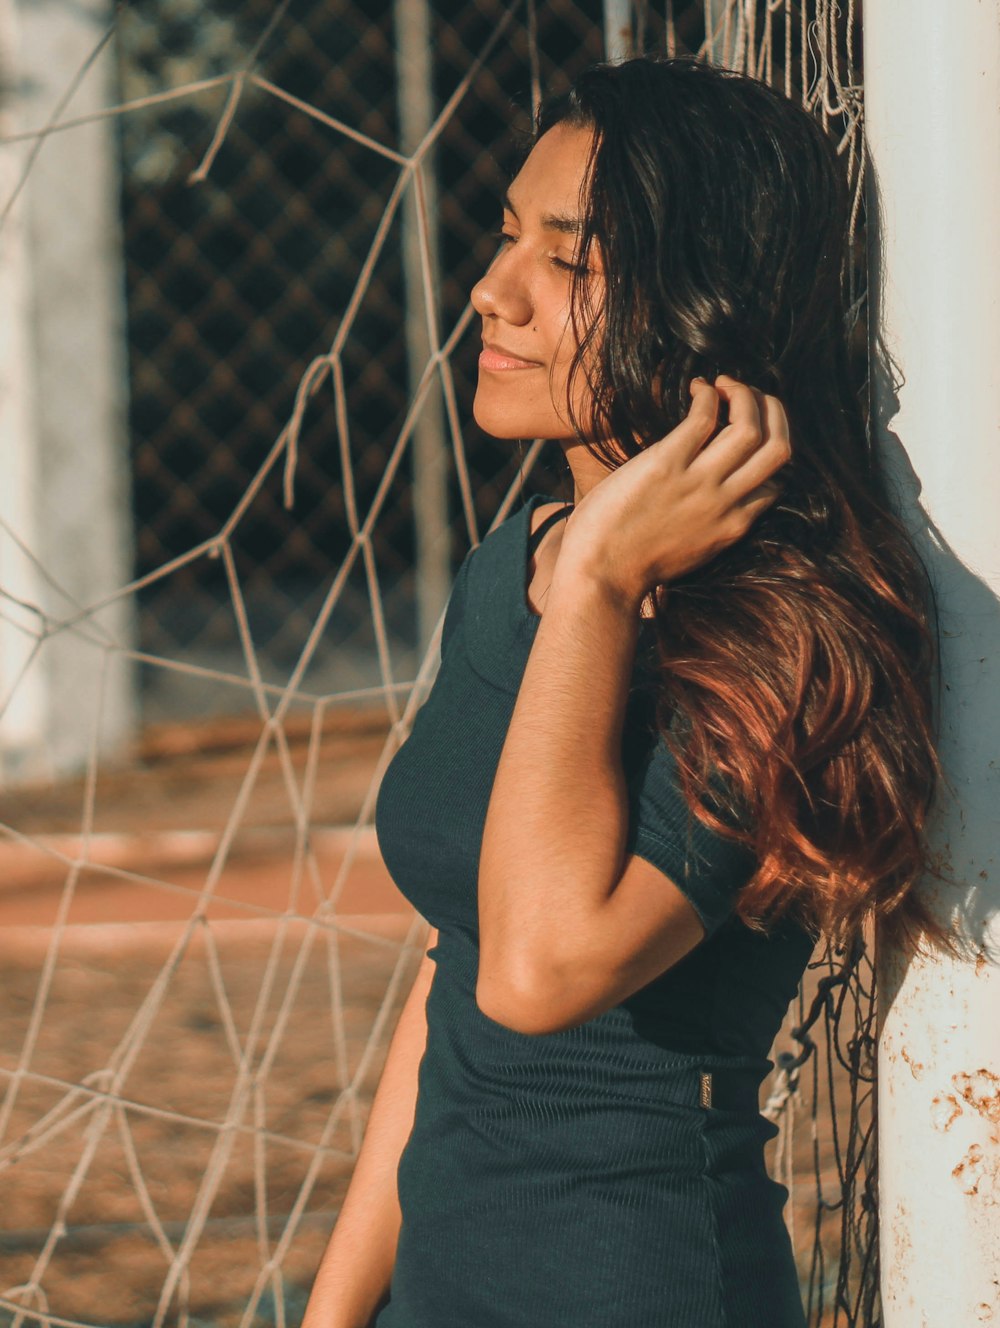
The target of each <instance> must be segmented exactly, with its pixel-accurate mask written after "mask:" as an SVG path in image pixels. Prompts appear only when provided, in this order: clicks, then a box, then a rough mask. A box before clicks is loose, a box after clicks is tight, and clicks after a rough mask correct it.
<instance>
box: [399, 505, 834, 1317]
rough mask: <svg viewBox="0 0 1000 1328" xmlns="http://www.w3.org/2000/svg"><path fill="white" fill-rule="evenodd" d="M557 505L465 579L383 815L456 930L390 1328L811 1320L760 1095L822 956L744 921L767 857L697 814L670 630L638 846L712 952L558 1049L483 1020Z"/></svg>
mask: <svg viewBox="0 0 1000 1328" xmlns="http://www.w3.org/2000/svg"><path fill="white" fill-rule="evenodd" d="M549 501H556V500H553V499H551V498H549V497H548V495H545V494H538V495H535V496H534V497H532V498H531V499H530V500H529V501H528V503H527V504H526V505H525V506H524V507H522V508H520V509H518V510H516V511H515V512H514V513H513V514H512V515H511V516H509V517H508V518H507V520H505V521H504V522H503V523H502V524H501V525H499V526H498V527H497V528H496V529H495V530H493V531H492V532H491V533H490V534H489V535H487V537H486V538H485V539H484V540H483V542H482V543H481V544H480V545H479V546H478V547H477V548H476V549H474V550H472V551H471V552H470V553H469V555H468V556H467V557H466V559H465V561H464V562H463V563H462V566H461V568H460V570H459V572H458V575H457V577H456V580H455V585H454V588H453V591H452V595H451V598H450V600H449V603H448V608H447V611H446V614H445V623H444V628H443V635H442V647H441V649H442V659H441V667H440V670H439V672H438V675H437V678H436V679H435V682H434V685H433V688H432V690H431V692H430V695H429V696H428V698H427V700H426V701H425V703H424V704H423V706H422V707H421V708H420V710H419V711H418V713H417V715H416V718H415V720H414V724H413V728H412V731H411V733H410V736H409V737H408V739H407V740H406V742H405V743H404V744H403V745H402V747H401V748H400V749H399V751H398V752H397V753H396V755H395V756H394V758H393V760H392V761H391V763H390V765H389V767H388V768H387V770H386V772H385V775H384V777H383V780H382V786H381V788H380V790H379V796H378V801H377V804H376V811H375V824H376V831H377V835H378V840H379V846H380V848H381V851H382V855H383V858H384V860H385V863H386V865H387V867H388V869H389V871H390V872H391V874H392V876H393V879H394V880H395V881H396V884H397V885H398V886H399V888H400V890H401V891H402V892H403V893H404V894H405V895H406V896H407V898H408V899H409V900H410V901H411V902H412V903H413V905H414V906H415V908H417V909H418V910H419V911H420V913H422V914H423V916H424V917H425V918H426V919H427V920H428V921H429V922H430V923H431V925H432V926H434V927H437V928H438V930H439V940H438V944H437V946H436V947H435V948H434V949H432V950H431V951H430V952H429V953H430V954H431V955H432V957H433V958H434V959H435V961H436V970H435V974H434V979H433V982H432V984H431V990H430V994H429V996H428V1001H427V1026H428V1037H427V1048H426V1051H425V1053H424V1056H423V1058H422V1060H421V1063H420V1070H419V1081H418V1094H417V1107H416V1118H415V1121H414V1125H413V1130H412V1133H411V1135H410V1138H409V1140H408V1142H407V1144H406V1147H405V1148H404V1150H403V1154H402V1157H401V1159H400V1164H399V1171H398V1187H399V1199H400V1204H401V1208H402V1213H403V1223H402V1228H401V1231H400V1240H399V1247H398V1251H397V1256H396V1264H395V1269H394V1273H393V1280H392V1287H391V1298H390V1301H389V1303H388V1304H387V1305H386V1306H385V1307H384V1308H383V1310H382V1311H381V1313H380V1314H379V1315H378V1318H377V1320H376V1325H377V1328H737V1326H738V1328H756V1325H760V1328H803V1325H804V1322H805V1320H804V1317H803V1313H802V1307H801V1302H800V1299H799V1294H798V1280H797V1276H796V1271H795V1265H794V1260H793V1257H792V1253H791V1246H790V1243H789V1240H788V1235H787V1232H786V1229H785V1225H784V1222H783V1219H782V1207H783V1205H784V1202H785V1200H786V1198H787V1190H786V1189H785V1187H784V1186H782V1185H779V1184H777V1183H776V1182H774V1181H772V1180H771V1179H769V1177H768V1176H767V1174H766V1172H765V1169H764V1163H763V1146H764V1143H765V1142H766V1141H767V1140H768V1139H770V1138H772V1137H773V1136H774V1135H775V1133H776V1132H777V1131H776V1127H775V1126H773V1125H772V1124H771V1123H770V1122H768V1121H767V1120H765V1119H764V1118H763V1117H762V1116H760V1114H759V1112H758V1090H759V1086H760V1083H761V1081H762V1079H763V1078H764V1077H765V1075H766V1074H767V1073H768V1072H769V1071H770V1069H771V1068H772V1062H771V1061H770V1060H769V1059H768V1052H769V1050H770V1047H771V1044H772V1042H773V1039H774V1036H775V1034H776V1032H777V1030H778V1027H779V1026H780V1024H781V1021H782V1019H783V1017H784V1014H785V1011H786V1009H787V1007H788V1003H789V1001H790V1000H791V999H792V997H793V996H794V994H795V992H796V990H797V987H798V983H799V980H800V978H801V976H802V973H803V970H804V968H805V965H806V963H807V962H808V959H809V956H810V953H811V951H812V947H813V940H812V938H811V937H809V936H808V935H806V934H805V933H804V932H803V931H801V930H800V929H799V928H797V927H796V926H794V925H793V924H791V923H786V924H784V925H782V926H781V927H779V928H777V929H776V930H775V931H774V932H773V933H772V935H771V936H770V937H764V936H762V935H760V934H759V933H755V932H753V931H751V930H750V929H749V928H747V927H746V926H744V925H743V923H741V922H740V921H739V919H738V918H737V917H736V915H735V913H734V901H735V897H736V894H737V892H738V891H739V889H740V887H741V886H742V885H744V884H745V883H746V881H747V880H748V879H749V877H750V875H751V873H752V870H753V858H752V856H751V855H750V854H749V853H748V852H747V851H746V850H745V849H743V848H742V847H740V846H738V845H734V844H732V843H731V842H729V841H728V840H725V839H723V838H722V837H720V836H718V835H716V834H714V833H712V832H711V831H709V830H708V829H707V828H706V827H705V826H703V825H702V824H701V823H700V822H699V821H697V820H696V819H695V818H693V817H692V816H690V815H689V813H688V810H687V807H686V805H685V803H684V800H683V798H682V796H681V794H680V791H679V788H678V783H677V778H676V766H675V763H674V761H673V758H672V757H671V755H670V752H669V750H668V748H667V746H666V743H665V742H664V740H663V738H662V736H661V735H659V734H658V733H657V731H656V729H655V727H654V725H653V722H652V692H651V691H650V689H649V687H648V685H647V684H648V682H649V680H650V677H651V674H650V671H649V666H650V664H651V662H652V659H653V655H652V648H653V646H654V644H655V635H654V632H653V630H652V627H651V623H650V622H649V620H643V625H642V628H641V629H640V639H639V647H638V649H637V652H636V665H635V670H634V673H633V678H632V684H631V689H630V694H629V701H628V706H627V710H626V718H625V726H624V732H623V739H622V763H623V769H624V772H625V776H626V782H627V787H628V791H629V809H630V824H629V835H628V840H627V844H626V851H627V852H629V853H634V854H636V855H637V856H639V857H642V858H644V859H646V860H647V861H649V862H651V863H653V864H654V865H655V866H656V867H659V868H660V870H662V871H663V872H664V873H665V874H666V875H667V876H669V877H670V879H671V880H673V881H674V882H675V883H676V884H677V885H678V886H679V888H680V889H681V890H683V891H684V893H685V894H686V895H687V897H688V898H689V899H690V900H691V903H692V904H693V906H694V908H695V909H696V911H697V912H698V915H699V917H700V918H701V919H702V921H703V922H704V924H705V928H706V936H705V939H704V940H703V941H702V942H701V943H700V944H699V945H698V946H696V947H695V949H694V950H693V951H691V952H690V953H689V954H687V955H686V956H685V957H684V958H683V959H682V960H681V961H680V962H679V963H677V964H675V965H673V967H671V968H670V969H669V970H667V971H666V972H665V973H663V974H661V975H660V976H659V977H658V978H656V979H655V980H654V981H652V982H650V983H649V984H648V985H647V986H645V987H643V988H642V989H641V990H639V991H637V992H635V993H634V994H633V995H632V996H630V997H629V998H628V999H627V1000H625V1001H623V1002H622V1003H621V1004H620V1005H617V1006H614V1007H613V1008H612V1009H610V1010H607V1011H605V1012H604V1013H603V1014H600V1015H598V1016H597V1017H596V1018H593V1019H590V1020H587V1021H586V1022H584V1023H582V1024H579V1025H577V1026H576V1027H574V1028H570V1029H565V1030H562V1031H560V1032H557V1033H548V1034H539V1035H535V1034H522V1033H518V1032H516V1031H514V1030H512V1029H509V1028H507V1027H506V1026H505V1025H503V1024H500V1023H497V1022H496V1021H494V1020H492V1019H490V1018H489V1016H487V1015H485V1014H483V1012H482V1011H481V1010H480V1009H479V1007H478V1006H477V1004H476V999H475V985H476V972H477V964H478V945H477V939H478V926H477V922H478V915H477V905H476V882H477V876H478V863H479V853H480V847H481V844H482V834H483V825H484V821H485V817H486V809H487V805H488V802H489V796H490V791H491V788H492V784H493V779H494V776H495V774H496V768H497V763H498V761H499V757H500V752H501V749H502V747H503V742H504V738H505V735H506V732H507V727H508V725H509V723H510V717H511V714H512V711H513V707H514V701H515V698H516V695H517V690H518V687H519V685H520V682H521V679H522V677H523V674H524V666H525V663H526V661H527V657H528V653H529V651H530V649H531V644H532V641H533V639H534V633H535V631H536V629H537V626H538V623H539V621H540V619H539V618H538V617H537V616H536V615H535V614H534V613H532V612H531V610H530V609H529V607H528V605H527V602H526V597H525V587H526V580H527V560H528V532H529V529H530V520H531V512H532V510H533V509H534V507H535V506H537V505H538V504H540V503H544V502H549ZM582 776H583V777H585V772H582ZM539 906H540V907H542V906H544V901H540V904H539Z"/></svg>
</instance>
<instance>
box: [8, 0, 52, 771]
mask: <svg viewBox="0 0 1000 1328" xmlns="http://www.w3.org/2000/svg"><path fill="white" fill-rule="evenodd" d="M18 44H19V43H18V29H17V13H16V10H15V8H14V0H0V82H2V84H3V86H4V87H10V86H12V85H13V83H14V79H15V76H16V70H17V50H18ZM19 128H20V125H19V124H18V122H17V118H16V116H15V114H14V112H13V109H12V106H11V99H10V98H7V97H5V98H3V100H2V101H0V136H6V135H8V134H13V133H16V132H17V130H18V129H19ZM19 174H20V159H19V156H18V154H15V153H14V152H12V151H10V150H7V151H5V152H0V209H2V208H3V207H4V206H5V205H6V203H7V200H8V199H9V198H10V197H11V195H12V193H13V191H14V189H15V188H16V186H17V180H18V176H19ZM27 254H28V249H27V244H26V239H25V233H24V206H23V199H22V200H19V201H18V202H17V203H15V204H14V207H13V208H12V209H11V211H10V212H9V214H8V216H7V220H6V223H5V225H4V228H3V230H2V231H0V592H2V594H0V782H8V781H10V780H16V779H20V778H31V777H35V778H41V777H44V775H45V774H46V773H47V770H46V766H45V763H44V760H43V759H42V757H41V753H42V752H43V750H44V742H45V732H46V706H45V688H44V686H43V680H42V672H41V669H40V667H39V666H38V664H37V662H35V663H33V662H32V661H33V656H34V659H35V661H37V654H36V651H37V648H38V635H39V632H40V628H41V623H40V620H39V618H38V615H37V613H34V612H32V610H31V608H30V607H28V606H30V605H37V604H39V603H40V601H41V597H42V589H41V581H40V578H39V575H38V570H37V568H36V567H35V566H34V565H33V563H32V561H31V559H30V558H29V557H28V556H27V555H26V554H25V552H24V550H23V548H22V547H21V546H22V545H24V546H27V548H29V549H37V547H38V531H37V527H36V520H35V518H36V500H37V495H38V488H39V478H38V439H37V434H36V430H35V411H34V375H33V365H32V357H31V351H30V336H29V308H30V296H29V288H28V287H29V269H28V261H27Z"/></svg>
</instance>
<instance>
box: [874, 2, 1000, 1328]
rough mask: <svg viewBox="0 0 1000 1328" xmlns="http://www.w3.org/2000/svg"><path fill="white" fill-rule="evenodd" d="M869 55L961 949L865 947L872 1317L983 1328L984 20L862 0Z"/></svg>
mask: <svg viewBox="0 0 1000 1328" xmlns="http://www.w3.org/2000/svg"><path fill="white" fill-rule="evenodd" d="M864 50H865V126H866V138H867V146H868V150H869V154H870V165H871V166H872V167H873V168H874V170H873V173H870V174H869V195H868V196H869V200H870V204H871V206H870V208H869V218H870V234H871V237H872V239H873V240H874V241H876V243H875V244H873V245H872V252H873V253H875V254H877V253H878V251H879V247H881V251H882V256H883V270H882V275H881V277H879V275H878V272H877V271H876V266H877V265H874V264H873V270H872V274H871V276H872V282H871V296H872V300H873V305H872V318H871V326H872V329H873V333H874V332H875V331H876V330H877V329H878V328H879V327H881V336H882V337H883V338H884V350H885V351H887V352H888V354H889V355H890V356H891V359H892V361H893V362H894V364H895V366H896V369H897V373H896V375H894V376H895V377H896V379H897V381H900V380H903V382H902V386H900V387H899V389H898V399H897V398H896V397H894V396H893V393H892V388H891V386H890V385H889V380H888V378H887V375H886V373H885V370H884V364H885V360H884V357H883V353H882V348H881V347H880V346H879V345H878V344H877V343H876V344H873V361H872V371H873V382H874V387H875V391H874V395H873V404H874V406H875V414H876V416H877V417H878V419H879V421H880V434H881V439H882V444H883V447H884V448H885V451H886V455H887V457H888V459H889V462H890V465H891V467H892V469H893V472H894V474H895V477H896V480H897V482H898V487H899V490H900V495H901V498H902V502H903V506H904V508H905V509H906V512H907V517H908V520H909V521H910V522H911V525H912V528H913V529H914V531H915V533H916V535H917V537H918V539H919V540H920V544H921V548H922V551H923V553H924V555H925V557H926V558H927V561H928V564H929V567H930V569H931V573H932V576H933V578H934V581H935V584H936V589H937V593H938V596H939V599H940V620H941V629H942V632H941V641H942V672H943V682H944V688H943V691H942V711H941V754H942V758H943V761H944V765H945V768H946V771H947V774H948V780H949V783H950V785H951V790H950V791H949V790H942V794H941V796H940V798H939V800H938V802H937V805H936V808H935V813H934V824H933V834H932V841H933V844H934V847H935V849H936V850H937V851H938V852H939V854H940V860H941V862H942V864H943V866H944V867H945V868H946V869H947V870H948V871H949V872H950V874H951V875H952V876H953V877H954V879H955V881H956V884H955V885H952V886H945V885H943V884H941V883H938V882H935V883H933V884H932V883H930V882H928V883H927V885H926V887H925V894H926V897H927V899H928V901H929V902H930V903H931V904H932V906H933V907H934V908H935V911H936V913H937V914H938V915H939V916H940V917H942V918H944V919H947V920H949V921H951V922H952V923H953V924H955V925H956V927H957V928H958V929H959V930H960V931H961V933H962V934H964V935H965V936H966V937H967V938H968V939H969V959H968V960H967V961H965V962H957V961H951V960H945V959H942V958H933V959H932V958H919V959H915V960H912V961H910V962H906V960H905V959H904V958H903V957H902V956H901V955H900V954H898V953H896V952H893V951H891V950H890V949H889V948H888V947H887V946H883V945H881V944H879V946H878V950H879V955H878V981H879V1004H880V1012H879V1015H880V1017H879V1149H880V1161H879V1190H880V1231H881V1269H882V1274H881V1276H882V1302H883V1311H884V1324H885V1328H957V1325H959V1324H961V1325H963V1326H964V1325H969V1326H970V1328H972V1325H978V1324H988V1323H995V1324H1000V969H998V952H1000V922H998V919H1000V862H998V847H1000V844H998V841H1000V830H998V815H997V813H998V808H1000V678H998V671H1000V519H998V511H1000V437H998V421H1000V408H998V402H1000V261H998V245H997V237H998V236H1000V170H998V167H1000V111H998V105H1000V33H998V25H997V12H996V7H995V5H992V4H962V5H942V4H940V2H939V0H878V3H876V4H869V5H866V6H865V12H864ZM876 204H877V208H878V211H879V214H880V215H879V217H878V224H877V226H871V221H872V220H874V216H875V209H876ZM879 241H880V245H879V243H878V242H879ZM903 449H905V453H904V451H903ZM907 458H908V462H909V465H910V466H912V472H915V474H913V473H912V472H909V471H908V466H907V460H906V459H907Z"/></svg>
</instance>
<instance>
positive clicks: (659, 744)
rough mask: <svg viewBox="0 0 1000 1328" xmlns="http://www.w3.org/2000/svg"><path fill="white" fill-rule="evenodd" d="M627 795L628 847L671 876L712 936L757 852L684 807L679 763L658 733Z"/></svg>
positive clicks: (730, 907) (732, 903) (730, 910)
mask: <svg viewBox="0 0 1000 1328" xmlns="http://www.w3.org/2000/svg"><path fill="white" fill-rule="evenodd" d="M629 796H630V803H631V806H630V816H629V832H628V839H627V841H626V847H625V851H626V853H632V854H635V855H636V857H640V858H643V859H645V860H646V861H647V862H651V863H652V864H653V866H654V867H658V868H659V870H660V871H662V872H663V873H665V875H667V876H669V877H670V879H671V880H672V881H673V882H674V884H675V885H676V886H677V887H678V889H679V890H681V891H682V892H683V893H684V894H685V895H686V896H687V898H688V899H689V900H690V902H691V904H692V905H693V907H694V910H695V912H696V913H697V914H698V916H699V918H700V919H701V921H702V923H703V925H704V927H705V932H706V938H707V937H708V936H711V935H712V934H713V932H715V931H717V930H718V929H719V927H721V926H722V924H723V923H724V922H725V921H726V920H727V918H728V917H729V916H730V915H731V914H732V913H733V911H734V910H735V907H736V896H737V894H738V893H739V891H740V889H741V888H742V886H744V885H746V883H747V882H748V881H749V880H750V878H751V876H752V875H753V873H754V870H755V869H756V865H757V861H756V856H755V855H754V853H753V852H752V851H751V850H750V849H748V848H747V847H746V846H745V845H743V844H738V843H736V842H734V841H733V840H731V839H726V838H724V837H723V836H722V835H720V834H718V833H717V832H716V831H714V830H711V829H709V827H708V826H707V825H704V824H703V823H702V822H701V821H699V820H698V819H697V817H695V816H694V814H693V813H692V812H690V811H689V810H688V806H687V803H686V802H685V800H684V795H683V793H682V791H681V784H680V776H679V773H678V770H677V763H676V761H675V759H674V757H673V754H672V753H671V751H670V749H669V747H668V746H667V744H666V742H665V740H664V739H663V737H662V735H657V740H656V742H655V744H654V745H653V748H652V751H651V753H650V755H649V757H648V760H646V761H645V762H644V763H643V764H642V765H641V767H640V769H639V770H638V772H637V773H636V774H635V775H634V777H633V778H632V779H631V780H630V785H629ZM709 801H711V800H709ZM723 819H725V817H724V816H723Z"/></svg>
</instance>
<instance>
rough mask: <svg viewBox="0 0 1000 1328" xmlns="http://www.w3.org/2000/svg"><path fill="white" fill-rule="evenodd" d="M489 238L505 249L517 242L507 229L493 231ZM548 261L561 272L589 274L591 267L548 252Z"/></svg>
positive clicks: (515, 237)
mask: <svg viewBox="0 0 1000 1328" xmlns="http://www.w3.org/2000/svg"><path fill="white" fill-rule="evenodd" d="M491 238H492V239H494V240H496V241H497V243H498V244H499V245H500V248H501V249H506V248H507V246H508V245H511V244H516V243H517V236H516V235H511V234H509V233H508V232H507V231H493V232H491ZM549 262H550V263H551V264H552V266H553V267H558V268H561V269H562V271H563V272H576V273H578V274H579V275H580V276H589V275H590V274H591V269H590V268H589V267H585V266H584V265H583V264H582V263H570V262H567V261H566V259H564V258H559V257H557V255H556V254H549Z"/></svg>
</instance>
